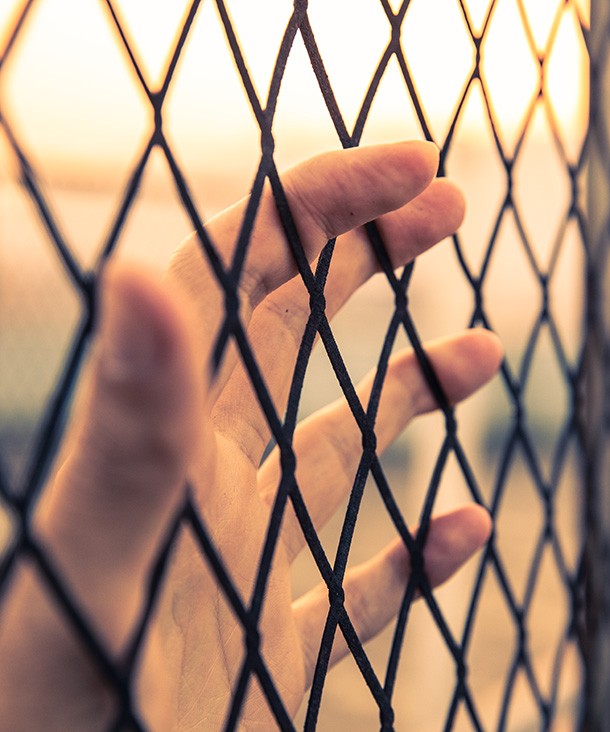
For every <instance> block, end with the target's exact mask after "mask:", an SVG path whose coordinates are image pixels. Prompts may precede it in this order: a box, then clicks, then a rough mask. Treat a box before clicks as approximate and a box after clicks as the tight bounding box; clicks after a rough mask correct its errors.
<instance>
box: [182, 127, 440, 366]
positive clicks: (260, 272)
mask: <svg viewBox="0 0 610 732" xmlns="http://www.w3.org/2000/svg"><path fill="white" fill-rule="evenodd" d="M437 165H438V150H437V148H436V147H435V146H434V145H432V144H431V143H426V142H420V141H414V142H401V143H397V144H393V145H376V146H372V147H362V148H355V149H351V150H342V151H334V152H329V153H325V154H323V155H320V156H318V157H315V158H312V159H311V160H309V161H307V162H305V163H303V164H301V165H299V166H297V167H296V168H294V169H292V170H290V171H288V172H287V173H286V174H285V175H283V176H282V178H281V180H282V186H283V188H284V190H285V193H286V196H287V200H288V204H289V206H290V210H291V213H292V215H293V217H294V221H295V224H296V227H297V230H298V232H299V235H300V239H301V243H302V245H303V249H304V252H305V256H306V257H307V259H308V260H309V261H310V262H312V261H314V260H315V258H316V257H317V256H318V254H319V253H320V251H321V249H322V247H323V246H324V244H326V242H327V240H328V239H330V238H333V237H335V236H338V235H340V234H343V233H345V232H347V231H350V230H352V229H354V228H357V227H358V226H361V225H362V224H364V223H366V222H367V221H371V220H373V219H376V218H377V217H379V216H381V215H382V214H384V213H387V212H389V211H394V210H396V209H399V208H401V207H402V206H404V204H406V203H407V202H408V201H410V200H412V199H413V198H415V197H416V196H417V195H418V194H420V193H421V192H422V191H423V190H424V189H425V188H426V187H427V186H428V185H429V183H430V182H431V180H432V178H433V177H434V175H435V173H436V169H437ZM247 207H248V200H245V201H243V202H241V203H239V204H237V205H236V206H234V207H232V208H231V209H229V210H227V211H225V212H224V213H223V214H221V215H220V216H218V217H216V218H214V219H212V220H211V221H210V222H209V223H208V224H207V225H206V231H207V232H208V234H209V236H210V238H211V240H212V242H213V243H214V245H215V246H216V247H217V249H218V252H219V255H220V257H221V259H222V260H223V262H224V266H225V267H227V268H228V267H229V266H230V264H231V262H232V259H233V255H234V252H235V248H236V244H237V242H238V239H239V236H240V230H241V227H242V222H243V218H244V216H245V214H246V211H247ZM296 274H297V268H296V264H295V260H294V257H293V255H292V252H291V249H290V246H289V245H288V243H287V241H286V237H285V235H284V230H283V226H282V221H281V220H280V217H279V215H278V211H277V207H276V203H275V200H274V197H273V194H272V191H271V188H270V186H269V185H267V186H266V187H265V189H264V191H263V195H262V198H261V201H260V205H259V207H258V211H257V214H256V217H255V220H254V226H253V230H252V233H251V236H250V239H249V244H248V253H247V257H246V260H245V263H244V269H243V272H242V273H241V276H240V282H239V285H240V291H241V295H242V296H243V297H242V313H241V314H242V318H243V321H244V323H246V324H247V323H248V321H249V318H250V315H251V312H252V309H253V308H255V307H256V306H257V305H258V304H259V303H260V302H261V301H262V300H263V298H264V297H265V296H266V295H268V294H269V293H270V292H272V291H274V290H275V289H277V288H278V287H280V286H281V285H282V284H284V283H285V282H287V281H288V280H290V279H291V278H292V277H294V276H295V275H296ZM169 277H170V278H171V279H172V280H174V281H177V282H178V283H179V284H180V285H181V287H182V288H183V289H184V291H185V292H186V293H188V295H189V297H190V299H191V300H192V303H193V306H194V310H195V311H196V312H197V314H198V317H199V321H200V329H201V333H202V339H203V341H204V343H203V351H204V354H205V356H206V358H207V357H209V352H210V349H211V347H212V345H213V343H214V342H215V338H216V334H217V333H218V329H219V327H220V325H221V323H222V322H223V312H224V293H223V292H221V290H220V289H219V286H218V283H217V281H216V277H215V276H214V274H213V273H212V270H211V269H210V267H209V265H208V263H207V261H206V258H205V257H204V255H203V253H202V251H201V246H200V243H199V241H198V239H197V238H196V237H194V236H193V237H191V238H189V239H188V240H187V241H186V242H185V243H184V244H183V245H182V247H181V248H180V249H179V250H178V252H177V253H176V255H175V256H174V257H173V259H172V262H171V263H170V268H169ZM229 373H230V368H226V369H225V370H224V371H223V374H222V375H221V376H220V378H221V379H224V378H226V377H227V376H228V374H229Z"/></svg>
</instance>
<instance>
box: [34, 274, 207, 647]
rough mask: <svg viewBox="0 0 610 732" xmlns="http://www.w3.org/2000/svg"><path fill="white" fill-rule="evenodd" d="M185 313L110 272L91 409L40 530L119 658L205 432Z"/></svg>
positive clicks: (75, 432)
mask: <svg viewBox="0 0 610 732" xmlns="http://www.w3.org/2000/svg"><path fill="white" fill-rule="evenodd" d="M194 352H195V346H194V344H193V336H192V333H191V332H190V330H189V327H188V315H187V314H186V313H185V312H184V307H183V304H182V303H181V302H180V301H179V300H178V299H177V296H175V295H174V294H173V293H170V292H168V291H167V290H166V289H165V288H161V286H160V285H159V284H157V282H156V281H155V280H154V279H153V277H152V276H151V275H147V274H143V273H141V272H136V271H135V270H134V271H116V272H109V273H108V276H107V277H105V281H104V288H103V299H102V307H101V333H100V337H99V342H98V344H97V346H96V347H95V349H94V355H93V359H92V367H91V373H90V376H89V381H88V384H87V388H86V393H85V394H84V397H83V403H82V405H81V407H80V409H79V412H78V414H77V416H76V418H75V424H74V427H73V428H72V430H71V433H70V436H69V444H68V447H67V459H66V462H65V464H64V465H63V467H62V468H61V469H60V471H59V473H58V475H57V476H56V479H55V481H54V484H53V486H52V490H51V493H50V498H49V500H48V501H47V502H46V504H45V505H44V507H43V510H42V515H41V516H40V517H39V521H38V523H39V531H40V533H41V534H42V537H43V540H44V542H45V543H46V544H47V545H48V547H49V548H50V551H51V554H52V556H53V557H54V558H55V560H56V561H57V563H58V564H59V566H60V569H61V571H62V573H63V574H64V576H65V577H66V578H67V579H68V581H69V583H70V585H71V586H72V588H73V589H74V591H75V592H76V594H77V597H78V599H79V600H80V601H82V603H83V605H84V606H85V609H86V610H87V611H89V613H90V615H91V616H92V618H93V619H94V622H95V624H96V626H97V627H98V629H99V630H101V631H102V633H103V634H104V635H105V641H106V642H107V643H108V645H109V647H110V648H111V650H115V651H116V650H117V649H118V648H119V647H120V646H121V644H122V643H123V641H124V640H125V637H126V634H127V633H128V631H129V630H130V628H131V624H132V623H133V621H134V618H135V614H136V613H137V611H138V610H139V607H140V601H141V592H142V589H143V583H144V581H145V575H146V571H147V570H148V567H149V564H150V562H151V560H152V556H153V554H154V552H155V549H156V548H157V546H158V543H159V541H160V539H161V537H162V535H163V533H164V530H165V528H166V526H167V524H168V522H169V520H170V519H171V517H172V514H173V512H174V510H175V509H176V507H177V504H178V501H179V500H180V499H181V497H182V491H183V486H184V481H185V473H186V468H187V464H188V461H189V460H190V458H191V454H192V452H193V450H194V448H195V444H196V441H197V440H198V438H199V436H200V421H201V419H200V416H201V408H202V386H201V377H200V374H198V373H197V368H196V366H195V363H196V358H195V355H194Z"/></svg>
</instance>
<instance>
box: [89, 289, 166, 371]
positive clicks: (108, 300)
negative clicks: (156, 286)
mask: <svg viewBox="0 0 610 732" xmlns="http://www.w3.org/2000/svg"><path fill="white" fill-rule="evenodd" d="M126 285H128V283H124V282H121V283H113V285H111V286H109V287H108V288H107V290H106V292H105V294H104V300H103V307H102V323H101V361H102V368H103V370H104V373H105V375H106V376H107V377H109V378H111V379H113V380H121V381H124V380H133V379H136V378H142V377H147V376H148V377H150V376H151V375H153V374H154V373H155V372H156V371H158V368H159V366H160V364H161V361H162V357H163V354H164V352H165V350H166V349H165V348H164V346H165V338H164V337H163V333H162V331H161V329H160V328H159V327H157V324H156V323H155V322H154V317H153V315H152V314H151V313H150V311H149V310H148V309H147V308H146V303H145V300H144V299H143V298H142V297H139V296H138V295H139V293H138V292H137V288H134V287H129V286H126Z"/></svg>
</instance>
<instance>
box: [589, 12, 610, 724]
mask: <svg viewBox="0 0 610 732" xmlns="http://www.w3.org/2000/svg"><path fill="white" fill-rule="evenodd" d="M588 45H589V54H590V62H591V106H590V110H591V118H590V127H589V141H588V164H589V172H588V175H589V180H588V235H587V240H588V247H589V265H588V266H589V271H588V322H587V327H588V334H587V349H586V354H585V365H584V372H583V373H584V384H585V388H586V396H585V400H584V405H585V412H584V414H583V425H584V435H585V441H586V457H587V470H586V474H587V511H586V521H587V525H586V548H585V572H586V575H585V576H586V580H585V587H586V634H585V635H586V637H585V642H584V657H585V663H586V689H585V700H584V701H585V710H584V715H583V727H584V729H585V730H587V731H588V732H597V731H599V732H602V731H603V730H608V729H610V312H609V307H610V292H609V291H608V284H609V283H608V278H609V275H610V269H609V265H610V262H609V260H608V250H609V244H610V106H609V105H608V99H606V100H604V86H608V82H609V81H610V75H609V74H610V4H609V3H608V2H607V0H592V3H591V31H590V33H589V39H588Z"/></svg>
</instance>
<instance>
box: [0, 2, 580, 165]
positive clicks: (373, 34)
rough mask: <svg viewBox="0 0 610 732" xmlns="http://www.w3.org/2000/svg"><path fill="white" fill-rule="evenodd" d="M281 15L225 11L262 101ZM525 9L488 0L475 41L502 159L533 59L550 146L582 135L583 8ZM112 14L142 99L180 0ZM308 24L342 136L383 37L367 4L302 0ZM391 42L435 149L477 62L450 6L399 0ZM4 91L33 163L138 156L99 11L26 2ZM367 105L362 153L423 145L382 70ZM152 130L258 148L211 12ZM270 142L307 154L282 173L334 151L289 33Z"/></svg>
mask: <svg viewBox="0 0 610 732" xmlns="http://www.w3.org/2000/svg"><path fill="white" fill-rule="evenodd" d="M17 5H20V3H16V2H13V3H5V4H4V5H3V8H2V11H1V14H0V38H3V37H6V34H7V28H8V23H9V19H10V17H11V16H12V13H13V11H14V9H15V8H16V7H17ZM292 5H293V4H292V2H291V0H264V2H257V3H252V2H250V0H232V2H229V3H228V6H229V9H230V12H231V14H232V17H233V20H234V21H235V28H236V31H237V34H238V37H239V40H240V43H241V46H242V48H243V51H244V55H245V57H246V58H247V63H248V67H249V70H250V72H251V75H252V79H253V82H254V86H255V88H256V90H257V93H258V94H259V97H260V98H261V99H262V100H263V102H264V98H265V96H266V93H267V89H268V85H269V79H270V77H271V74H272V71H273V66H274V62H275V58H276V55H277V50H278V48H279V45H280V42H281V38H282V35H283V32H284V29H285V26H286V23H287V21H288V19H289V17H290V14H291V12H292ZM394 5H396V6H397V5H398V3H394ZM522 5H523V8H524V12H523V13H520V12H519V3H518V2H516V0H498V1H497V3H496V4H495V6H494V10H493V12H492V14H491V18H490V19H489V24H488V28H487V31H486V36H485V40H484V42H483V44H482V71H483V79H484V88H485V92H486V97H487V100H488V103H489V104H490V106H491V108H492V110H493V112H494V114H495V115H496V117H497V118H498V120H499V122H498V127H499V132H500V134H501V137H502V140H503V144H505V146H506V150H507V151H508V152H509V153H510V150H511V149H512V146H513V145H514V143H515V140H516V139H517V138H518V135H519V133H520V130H521V128H522V126H523V123H524V120H525V118H526V115H527V114H528V112H529V111H530V109H531V107H532V105H533V104H534V102H535V99H536V95H537V92H538V88H539V85H540V68H539V64H538V61H537V60H536V58H535V56H534V54H535V53H539V54H541V55H542V54H547V60H546V62H545V65H544V72H545V76H544V91H545V93H546V94H547V95H548V99H549V107H550V109H551V110H552V115H553V116H554V118H555V122H556V126H557V127H558V128H559V134H560V136H561V138H562V141H563V143H564V144H565V146H566V148H568V149H569V150H575V149H577V147H578V141H579V140H580V139H581V138H582V135H583V134H584V129H585V126H586V111H587V94H588V89H587V59H586V50H585V47H584V41H583V38H582V32H581V29H580V22H581V20H582V22H585V23H586V22H588V2H587V0H578V1H576V0H574V1H573V2H571V3H570V2H569V3H567V4H566V3H565V2H560V1H559V0H549V1H548V2H545V3H542V2H540V0H523V3H522ZM116 6H117V8H118V11H119V14H120V16H121V19H122V21H123V22H124V24H125V27H126V28H127V31H128V33H129V35H130V37H131V38H132V40H133V43H134V47H135V50H136V54H137V56H138V59H139V60H140V61H141V64H142V69H143V72H144V75H145V76H146V78H147V80H148V82H149V83H150V84H151V86H152V87H153V88H156V87H158V85H159V84H160V82H161V80H162V78H163V75H164V70H165V68H166V65H167V59H168V56H169V55H170V52H171V49H172V47H173V44H174V42H175V39H176V37H177V35H178V32H179V29H180V27H181V25H182V22H183V19H184V15H185V12H186V8H185V4H183V3H167V2H164V1H163V0H154V2H147V3H142V2H140V0H121V1H120V2H118V1H117V2H116ZM488 7H489V2H488V0H469V2H468V8H467V10H468V15H469V18H470V22H471V24H472V28H473V31H474V32H475V33H480V32H481V29H482V28H483V27H484V24H485V20H486V17H487V14H488ZM579 16H580V17H579ZM309 17H310V20H311V24H312V26H313V29H314V33H315V34H316V39H317V41H318V43H319V46H320V50H321V53H322V56H323V58H324V61H325V64H326V68H327V72H328V74H329V77H330V80H331V83H332V86H333V89H334V90H335V93H336V96H337V100H338V102H339V106H340V108H341V110H342V112H343V113H344V118H345V122H346V125H347V127H348V129H352V128H353V125H354V124H355V121H356V119H357V116H358V112H359V109H360V106H361V103H362V100H363V98H364V95H365V93H366V90H367V87H368V85H369V83H370V80H371V77H372V75H373V72H374V69H375V67H376V65H377V63H378V60H379V58H380V57H381V55H382V53H383V51H384V48H385V47H386V45H387V43H388V41H389V39H390V25H389V23H388V21H387V18H386V17H385V14H384V12H383V9H382V6H381V4H380V3H377V2H370V0H335V1H334V2H333V3H328V2H327V1H326V0H311V2H310V4H309ZM262 18H264V19H265V20H264V22H263V21H262V20H261V19H262ZM402 38H403V41H402V44H403V50H404V52H405V55H406V56H407V58H408V63H409V67H410V70H411V73H412V76H413V80H414V83H415V86H416V89H417V91H418V94H419V95H420V97H421V100H422V103H423V107H424V108H425V110H426V113H427V117H428V122H429V124H430V128H431V131H432V134H433V135H434V137H435V139H436V141H437V142H439V143H442V142H443V141H444V137H445V135H446V134H447V131H448V127H449V123H450V120H451V118H452V116H453V113H454V110H455V109H456V107H457V104H458V102H459V100H460V98H461V97H462V95H463V93H464V89H465V86H466V84H467V83H468V79H469V78H470V75H471V73H472V70H473V67H474V61H475V49H474V46H473V44H472V42H471V39H470V35H469V33H468V30H467V27H466V22H465V20H464V17H463V15H462V13H461V11H460V10H459V5H458V3H457V2H455V0H435V1H434V2H430V0H412V2H411V5H410V7H409V10H408V11H407V15H406V18H405V21H404V25H403V36H402ZM2 83H3V84H4V89H3V98H4V100H5V114H6V116H7V119H8V120H9V122H10V123H11V125H12V126H13V127H14V128H15V129H17V130H19V135H20V139H22V140H23V141H24V143H25V144H27V146H28V148H29V149H31V150H32V152H33V154H34V155H37V156H39V157H42V156H44V158H45V160H46V161H47V164H48V167H49V169H51V170H52V169H54V168H55V167H56V166H58V165H60V166H63V167H65V166H66V165H68V166H69V165H71V164H80V165H82V164H83V162H86V163H87V164H88V165H91V166H93V167H94V168H95V167H97V168H99V170H100V171H104V170H109V169H111V168H112V166H113V165H114V164H115V163H116V162H118V161H123V160H125V159H126V158H129V159H132V158H133V157H134V156H135V155H137V153H138V151H139V150H140V149H141V147H142V145H143V144H144V142H145V140H146V136H147V134H148V131H149V130H150V125H151V118H150V117H151V114H150V110H149V106H148V103H147V100H146V98H145V94H144V92H143V90H142V88H141V86H140V84H139V82H138V80H137V78H135V75H134V74H133V73H132V70H131V69H130V62H129V60H128V59H127V56H126V54H125V53H124V50H123V49H122V48H120V47H119V45H118V44H117V40H116V34H115V31H114V28H113V27H112V22H111V19H110V15H109V13H108V12H107V10H106V9H105V8H104V6H103V4H102V3H98V2H84V1H83V2H81V1H79V2H77V1H76V0H40V1H39V2H38V3H35V4H34V7H33V9H32V11H31V13H30V16H29V17H28V19H27V22H26V27H25V28H24V32H23V33H22V35H21V37H20V39H19V42H18V44H17V45H16V47H15V48H14V52H13V53H12V55H11V57H10V59H9V61H8V63H7V66H6V68H5V70H4V74H3V82H2ZM380 97H383V99H385V100H388V104H387V105H382V104H380V103H378V102H376V103H375V104H374V106H373V108H372V110H371V115H370V119H369V121H368V122H367V125H366V126H365V130H364V138H363V141H365V142H373V141H375V139H396V138H401V137H406V136H411V135H418V136H421V129H420V128H419V126H418V124H417V122H416V116H415V112H414V110H413V107H412V105H411V102H410V100H409V99H408V94H407V91H406V87H405V83H404V80H403V78H402V76H401V74H400V72H399V69H398V65H397V64H396V60H395V59H392V61H391V63H390V64H389V66H388V70H387V73H386V75H385V76H384V78H383V80H382V83H381V86H380ZM165 118H166V124H167V130H168V134H169V135H170V136H172V138H173V139H178V138H180V140H181V145H182V147H183V149H185V150H186V149H189V148H190V149H194V150H197V149H199V146H200V145H201V144H202V142H201V141H202V139H203V138H205V137H206V136H208V137H209V138H210V139H214V140H217V139H220V138H222V137H223V136H224V137H225V138H227V136H230V137H231V138H232V143H231V145H232V146H231V149H232V150H233V151H234V153H235V154H236V155H239V154H240V153H239V151H240V150H241V149H245V147H246V146H248V145H251V144H254V145H255V146H256V145H257V144H258V137H259V133H258V130H257V127H256V125H255V124H254V122H253V117H252V113H251V110H250V108H249V103H248V101H247V99H246V97H245V94H244V92H243V90H242V88H241V83H240V81H239V78H238V77H237V75H236V71H235V65H234V62H233V59H232V58H231V56H230V53H229V51H228V49H227V44H226V40H225V37H224V31H223V29H222V24H221V23H220V19H219V17H218V13H217V11H216V7H215V5H214V4H213V3H211V2H208V3H203V4H202V6H201V8H200V10H199V13H198V16H197V18H196V20H195V23H194V25H193V28H192V30H191V34H190V37H189V40H188V42H187V44H186V47H185V49H184V54H183V57H182V59H181V61H180V63H179V66H178V69H177V72H176V76H175V79H174V81H173V83H172V87H171V88H170V92H169V95H168V99H167V104H166V108H165ZM464 124H466V121H465V123H464ZM469 124H470V123H469ZM275 131H276V133H277V137H278V139H279V138H280V137H282V136H284V135H286V134H288V135H289V136H290V138H291V139H292V140H293V141H295V142H294V143H291V144H294V145H295V146H297V145H298V142H297V141H298V140H299V139H301V140H302V141H303V143H304V146H305V148H306V149H304V150H301V151H299V152H296V151H290V150H286V151H285V154H284V156H285V158H286V160H287V162H291V160H290V158H291V156H296V157H303V156H304V154H309V153H310V152H311V151H312V149H319V148H320V147H328V146H335V147H336V146H337V145H338V142H337V137H336V134H335V133H334V130H333V129H332V127H331V126H330V124H329V122H328V114H327V112H326V109H325V107H324V104H323V101H322V98H321V95H320V92H319V90H318V88H317V84H316V82H315V78H314V77H313V74H312V71H311V67H310V65H309V61H308V58H307V54H306V52H305V49H304V47H303V44H302V41H301V40H300V38H299V37H297V40H296V42H295V47H294V49H293V53H292V54H291V57H290V59H289V62H288V67H287V70H286V83H285V84H284V85H283V87H282V90H281V93H280V100H279V103H278V110H277V117H276V120H275ZM470 132H471V134H472V136H473V137H476V135H477V134H478V133H479V132H480V130H478V129H477V128H476V125H474V126H471V127H470ZM574 140H576V142H574ZM310 148H311V149H310ZM214 151H216V152H214ZM280 152H281V151H280ZM214 155H216V157H214ZM205 158H206V159H205V161H203V160H202V161H201V164H202V165H203V164H205V165H206V166H208V167H209V166H210V165H211V166H213V167H218V166H220V165H222V162H223V158H226V145H225V147H224V149H223V146H221V147H220V148H219V147H218V145H213V146H211V149H210V148H207V149H206V155H205Z"/></svg>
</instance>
